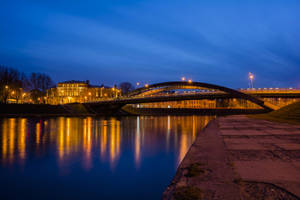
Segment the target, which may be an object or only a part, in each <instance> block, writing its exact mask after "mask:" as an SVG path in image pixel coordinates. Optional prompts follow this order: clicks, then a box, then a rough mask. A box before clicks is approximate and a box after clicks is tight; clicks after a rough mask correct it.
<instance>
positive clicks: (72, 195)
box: [0, 116, 213, 200]
mask: <svg viewBox="0 0 300 200" xmlns="http://www.w3.org/2000/svg"><path fill="white" fill-rule="evenodd" d="M212 118H213V117H210V116H139V117H120V118H113V117H108V118H93V117H86V118H75V117H71V118H68V117H57V118H1V119H0V127H1V129H0V150H1V152H0V177H1V182H0V191H1V199H43V200H45V199H51V200H53V199H72V200H74V199H151V200H152V199H160V198H161V195H162V192H163V191H164V190H165V189H166V187H167V186H168V185H169V184H170V182H171V180H172V178H173V176H174V175H175V172H176V169H177V167H178V165H179V164H180V162H181V160H182V159H183V158H184V156H185V154H186V153H187V151H188V149H189V147H190V146H191V144H192V143H193V141H194V140H195V138H196V136H197V135H198V134H199V132H200V131H201V129H203V127H205V126H206V124H207V123H208V122H209V121H210V120H211V119H212Z"/></svg>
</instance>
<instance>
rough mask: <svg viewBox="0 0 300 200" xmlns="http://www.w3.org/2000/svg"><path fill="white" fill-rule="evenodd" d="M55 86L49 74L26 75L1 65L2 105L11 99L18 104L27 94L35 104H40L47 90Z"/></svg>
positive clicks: (0, 90) (0, 100)
mask: <svg viewBox="0 0 300 200" xmlns="http://www.w3.org/2000/svg"><path fill="white" fill-rule="evenodd" d="M53 86H54V83H53V81H52V79H51V78H50V76H48V75H47V74H44V73H35V72H34V73H31V74H29V75H26V74H25V73H24V72H20V71H18V70H17V69H14V68H11V67H7V66H4V65H0V103H7V102H8V100H9V98H10V97H13V98H14V99H15V100H16V101H17V102H18V100H19V99H21V98H22V95H23V96H24V95H25V94H27V93H28V94H27V95H30V98H31V99H32V102H33V103H39V102H40V100H41V99H42V98H43V97H44V96H45V94H46V90H47V89H49V88H51V87H53Z"/></svg>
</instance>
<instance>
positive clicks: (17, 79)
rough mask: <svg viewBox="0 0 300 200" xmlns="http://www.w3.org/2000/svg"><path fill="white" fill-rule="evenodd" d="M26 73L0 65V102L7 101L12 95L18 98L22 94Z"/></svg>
mask: <svg viewBox="0 0 300 200" xmlns="http://www.w3.org/2000/svg"><path fill="white" fill-rule="evenodd" d="M24 77H25V75H24V73H20V72H19V71H18V70H16V69H13V68H10V67H5V66H3V65H0V102H1V103H7V100H8V98H9V96H10V95H13V96H14V97H15V98H16V99H17V100H18V99H19V97H20V95H21V92H22V91H21V88H22V87H23V80H22V79H25V78H24Z"/></svg>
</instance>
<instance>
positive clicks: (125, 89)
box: [119, 82, 134, 95]
mask: <svg viewBox="0 0 300 200" xmlns="http://www.w3.org/2000/svg"><path fill="white" fill-rule="evenodd" d="M119 87H120V89H121V90H122V94H123V95H126V94H128V92H130V91H132V90H133V89H134V87H133V85H132V84H131V83H129V82H123V83H120V85H119Z"/></svg>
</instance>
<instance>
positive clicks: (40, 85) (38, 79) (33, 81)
mask: <svg viewBox="0 0 300 200" xmlns="http://www.w3.org/2000/svg"><path fill="white" fill-rule="evenodd" d="M29 85H30V89H31V90H40V91H42V92H46V90H47V89H49V88H51V87H52V86H53V85H54V84H53V81H52V79H51V78H50V76H48V75H46V74H41V73H31V75H30V77H29Z"/></svg>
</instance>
